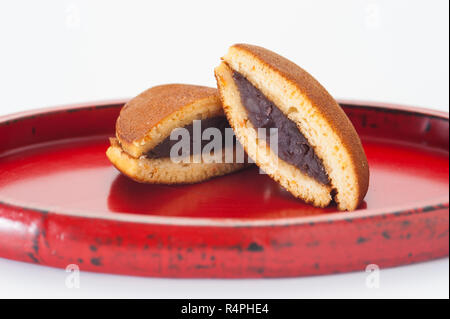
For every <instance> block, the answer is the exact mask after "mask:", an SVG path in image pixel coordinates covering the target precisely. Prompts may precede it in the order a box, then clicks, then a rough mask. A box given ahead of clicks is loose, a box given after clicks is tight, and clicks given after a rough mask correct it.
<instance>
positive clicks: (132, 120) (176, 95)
mask: <svg viewBox="0 0 450 319" xmlns="http://www.w3.org/2000/svg"><path fill="white" fill-rule="evenodd" d="M211 96H217V89H215V88H209V87H205V86H197V85H187V84H167V85H160V86H155V87H152V88H150V89H148V90H146V91H144V92H142V93H141V94H139V95H138V96H136V97H135V98H133V99H132V100H130V101H129V102H128V103H127V104H126V105H125V106H124V107H123V108H122V110H121V112H120V116H119V118H118V120H117V124H116V133H117V136H118V137H119V139H120V140H122V141H126V142H128V143H132V142H133V141H135V140H139V139H141V138H143V137H144V136H145V134H146V133H147V132H148V131H149V130H150V129H151V128H152V127H154V126H155V125H157V124H158V123H159V122H160V121H162V120H163V119H164V118H165V117H167V116H168V115H170V114H172V113H173V112H175V111H177V110H178V109H180V108H181V107H183V106H185V105H188V104H191V103H194V102H196V101H198V100H201V99H204V98H209V97H211Z"/></svg>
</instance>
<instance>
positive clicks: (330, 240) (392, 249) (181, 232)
mask: <svg viewBox="0 0 450 319" xmlns="http://www.w3.org/2000/svg"><path fill="white" fill-rule="evenodd" d="M341 104H342V105H343V107H344V110H345V111H346V113H347V114H348V116H349V118H350V119H351V120H352V122H353V124H354V125H355V128H356V129H357V131H358V133H359V134H360V136H361V139H362V142H363V145H364V149H365V151H366V154H367V157H368V160H369V165H370V171H371V177H370V186H369V192H368V194H367V196H366V198H365V201H364V202H363V204H362V205H361V206H360V207H359V209H358V210H357V211H355V212H351V213H342V212H338V211H336V208H335V207H329V208H326V209H318V208H314V207H312V206H309V205H306V204H304V203H303V202H301V201H300V200H297V199H295V198H293V197H292V196H291V195H290V194H289V193H288V192H286V191H285V190H283V189H282V188H281V187H279V186H278V184H276V183H275V182H273V181H272V180H271V179H270V178H269V177H268V176H266V175H264V174H260V173H259V170H258V169H257V168H256V167H252V168H249V169H247V170H244V171H241V172H238V173H235V174H231V175H228V176H225V177H221V178H216V179H212V180H210V181H208V182H204V183H200V184H195V185H183V186H166V185H143V184H138V183H136V182H134V181H131V180H129V179H128V178H126V177H124V176H123V175H121V174H120V173H119V172H117V171H116V170H115V169H114V167H112V165H111V164H110V163H109V161H108V160H107V158H106V156H105V151H106V148H107V147H108V137H109V136H112V135H113V134H114V122H115V119H116V118H117V115H118V112H119V110H120V107H121V106H122V105H123V101H119V102H111V103H107V102H105V103H97V104H91V105H81V106H69V107H63V108H54V109H47V110H40V111H33V112H27V113H22V114H18V115H12V116H7V117H3V118H0V134H1V135H0V136H2V138H1V139H2V143H1V144H2V145H0V257H6V258H12V259H17V260H23V261H28V262H35V263H40V264H43V265H50V266H56V267H65V266H66V265H67V264H70V263H76V264H79V266H80V268H81V269H82V270H83V269H85V270H90V271H100V272H112V273H122V274H133V275H144V276H166V277H282V276H299V275H309V274H323V273H331V272H342V271H351V270H358V269H360V270H363V269H364V267H365V265H367V264H369V263H375V264H378V265H380V266H381V267H383V266H394V265H399V264H405V263H410V262H416V261H421V260H427V259H432V258H438V257H442V256H446V255H448V194H449V186H448V182H449V178H448V176H449V165H448V145H449V144H448V143H449V141H448V133H449V127H448V114H447V113H441V112H434V111H426V110H421V109H415V108H407V107H399V106H389V105H379V104H378V105H374V104H370V103H355V102H342V103H341Z"/></svg>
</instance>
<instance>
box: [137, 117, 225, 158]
mask: <svg viewBox="0 0 450 319" xmlns="http://www.w3.org/2000/svg"><path fill="white" fill-rule="evenodd" d="M227 127H228V128H229V127H230V125H229V124H228V121H227V119H226V117H225V116H215V117H211V118H207V119H204V120H201V133H202V134H203V131H204V130H206V129H208V128H217V129H219V130H220V133H221V136H222V145H225V129H226V128H227ZM184 128H185V129H186V130H187V131H188V132H189V138H190V147H189V150H190V155H196V154H197V153H200V152H201V150H203V147H204V146H205V145H206V144H208V143H209V142H210V141H208V140H203V139H200V145H201V147H200V150H198V149H194V138H195V134H194V124H193V123H192V124H189V125H186V126H185V127H184ZM180 139H181V137H180ZM180 139H177V140H171V139H170V136H168V137H166V138H165V139H164V140H163V141H162V142H160V143H159V144H158V145H156V146H155V147H154V148H152V149H151V150H150V151H148V152H147V153H145V156H146V157H148V158H165V157H170V150H171V149H172V147H173V146H174V145H175V144H176V143H178V142H179V140H180ZM199 151H200V152H199Z"/></svg>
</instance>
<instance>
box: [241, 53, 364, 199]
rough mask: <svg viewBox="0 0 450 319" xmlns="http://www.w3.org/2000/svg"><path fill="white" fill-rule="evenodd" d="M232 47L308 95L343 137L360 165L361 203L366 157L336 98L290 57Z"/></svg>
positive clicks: (344, 142)
mask: <svg viewBox="0 0 450 319" xmlns="http://www.w3.org/2000/svg"><path fill="white" fill-rule="evenodd" d="M233 47H235V48H237V49H240V50H243V51H246V52H247V53H249V54H251V55H252V56H253V57H255V58H256V59H258V60H259V61H260V62H261V63H263V64H265V65H266V66H267V67H269V68H271V69H272V70H274V71H276V72H277V73H279V74H280V75H281V76H282V77H284V78H285V79H286V80H288V81H289V82H291V83H292V84H293V85H295V86H296V87H297V88H298V89H299V90H300V91H301V92H302V93H303V94H304V95H306V96H307V97H308V99H309V100H310V101H311V103H312V104H313V105H314V106H315V107H316V108H317V109H318V110H319V112H320V113H321V114H322V116H323V117H324V118H325V119H326V120H327V122H328V123H329V125H330V126H331V127H332V129H333V131H334V132H335V133H336V134H337V135H338V136H339V137H340V138H341V140H342V143H343V144H344V145H345V147H346V148H347V149H349V150H350V152H349V154H350V156H351V157H352V160H353V162H354V163H360V164H361V165H356V169H357V176H358V186H359V202H361V201H362V200H363V198H364V196H365V195H366V193H367V189H368V187H369V169H368V164H367V158H366V155H365V153H364V150H363V147H362V145H361V141H360V139H359V136H358V134H357V133H356V131H355V128H354V127H353V124H352V123H351V122H350V120H349V119H348V117H347V116H346V114H345V113H344V111H343V110H342V108H341V107H340V106H339V105H338V104H337V102H336V101H335V100H334V98H333V97H332V96H331V95H330V94H329V93H328V91H327V90H326V89H325V88H324V87H323V86H322V85H321V84H320V83H319V82H318V81H317V80H316V79H315V78H313V77H312V76H311V75H310V74H309V73H308V72H306V71H305V70H303V69H302V68H301V67H299V66H298V65H297V64H295V63H293V62H291V61H289V60H288V59H286V58H284V57H282V56H280V55H278V54H276V53H274V52H272V51H270V50H267V49H265V48H262V47H259V46H255V45H250V44H235V45H233Z"/></svg>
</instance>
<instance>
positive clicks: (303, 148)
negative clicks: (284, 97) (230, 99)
mask: <svg viewBox="0 0 450 319" xmlns="http://www.w3.org/2000/svg"><path fill="white" fill-rule="evenodd" d="M233 79H234V82H235V83H236V85H237V87H238V90H239V93H240V96H241V103H242V105H243V106H244V108H245V109H246V111H247V115H248V118H249V120H250V122H251V123H252V125H253V126H254V127H255V128H257V129H258V128H265V129H266V136H265V140H266V142H267V143H268V144H269V146H270V128H277V129H278V152H277V153H278V154H277V155H278V157H279V158H281V159H282V160H283V161H285V162H287V163H289V164H292V165H294V166H295V167H297V168H298V169H300V170H301V171H302V172H303V173H305V174H307V175H308V176H310V177H312V178H314V179H315V180H316V181H318V182H319V183H321V184H325V185H328V184H330V179H329V177H328V174H327V172H326V170H325V167H324V166H323V163H322V160H321V159H320V158H319V157H318V156H317V155H316V154H315V152H314V148H313V147H312V146H311V145H310V144H309V142H308V140H307V139H306V138H305V136H304V135H303V134H302V133H301V132H300V130H299V129H298V127H297V125H296V124H295V122H293V121H291V120H290V119H289V118H288V117H287V116H286V115H284V113H283V112H281V110H280V109H279V108H278V107H277V106H276V105H275V104H274V103H273V102H272V101H270V100H269V99H268V98H267V97H266V96H265V95H264V94H263V93H262V92H261V91H260V90H258V89H257V88H256V87H255V86H253V84H251V83H250V82H249V81H248V80H247V79H246V78H245V77H244V76H243V75H242V74H240V73H238V72H236V71H233ZM260 138H261V136H260Z"/></svg>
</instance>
